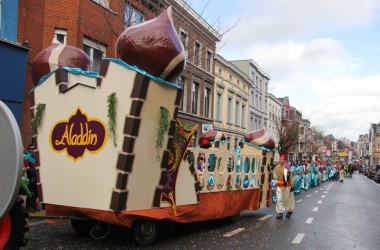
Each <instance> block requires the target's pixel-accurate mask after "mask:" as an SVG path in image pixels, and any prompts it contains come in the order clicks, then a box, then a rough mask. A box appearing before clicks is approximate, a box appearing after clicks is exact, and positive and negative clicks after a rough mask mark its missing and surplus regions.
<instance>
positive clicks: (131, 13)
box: [124, 4, 144, 28]
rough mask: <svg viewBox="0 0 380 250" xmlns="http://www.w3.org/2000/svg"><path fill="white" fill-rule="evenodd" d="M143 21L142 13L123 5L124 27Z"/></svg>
mask: <svg viewBox="0 0 380 250" xmlns="http://www.w3.org/2000/svg"><path fill="white" fill-rule="evenodd" d="M143 21H144V15H143V14H142V13H141V12H140V11H138V10H136V9H135V8H133V7H132V6H130V5H128V4H127V5H125V13H124V28H126V27H130V26H133V25H135V24H138V23H142V22H143Z"/></svg>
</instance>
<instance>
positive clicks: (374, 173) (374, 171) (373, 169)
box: [368, 165, 380, 179]
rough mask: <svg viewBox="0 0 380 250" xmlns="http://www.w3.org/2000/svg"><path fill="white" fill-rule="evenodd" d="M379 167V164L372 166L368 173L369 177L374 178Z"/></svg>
mask: <svg viewBox="0 0 380 250" xmlns="http://www.w3.org/2000/svg"><path fill="white" fill-rule="evenodd" d="M379 169H380V165H376V166H373V167H372V169H371V171H370V174H368V175H369V178H370V179H375V175H376V174H377V171H379Z"/></svg>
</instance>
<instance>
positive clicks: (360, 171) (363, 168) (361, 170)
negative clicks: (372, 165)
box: [359, 165, 368, 174]
mask: <svg viewBox="0 0 380 250" xmlns="http://www.w3.org/2000/svg"><path fill="white" fill-rule="evenodd" d="M366 169H368V166H367V165H362V167H361V168H359V173H360V174H364V171H365V170H366Z"/></svg>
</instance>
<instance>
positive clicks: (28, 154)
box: [24, 144, 38, 213]
mask: <svg viewBox="0 0 380 250" xmlns="http://www.w3.org/2000/svg"><path fill="white" fill-rule="evenodd" d="M33 150H34V145H33V144H30V145H29V146H28V150H24V169H25V170H26V175H27V177H28V179H29V185H28V188H29V190H30V192H31V193H32V196H31V197H29V196H27V197H26V206H25V208H26V211H27V212H32V213H34V212H36V211H37V208H38V200H37V198H38V194H37V171H36V169H35V164H36V159H35V157H34V154H33Z"/></svg>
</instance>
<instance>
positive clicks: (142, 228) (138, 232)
mask: <svg viewBox="0 0 380 250" xmlns="http://www.w3.org/2000/svg"><path fill="white" fill-rule="evenodd" d="M133 231H134V237H135V241H136V242H137V243H138V244H139V245H141V246H146V245H149V244H151V243H152V242H154V241H155V240H156V239H157V236H158V232H159V222H158V221H154V220H137V221H135V223H134V224H133Z"/></svg>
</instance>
